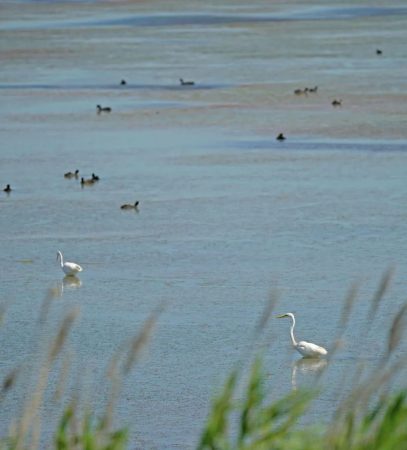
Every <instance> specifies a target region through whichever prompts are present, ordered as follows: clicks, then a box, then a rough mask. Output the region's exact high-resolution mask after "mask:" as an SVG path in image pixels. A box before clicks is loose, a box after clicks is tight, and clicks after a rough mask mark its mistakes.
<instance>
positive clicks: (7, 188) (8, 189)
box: [3, 184, 11, 193]
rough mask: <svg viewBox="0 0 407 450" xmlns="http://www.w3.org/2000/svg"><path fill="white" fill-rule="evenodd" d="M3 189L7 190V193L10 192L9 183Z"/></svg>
mask: <svg viewBox="0 0 407 450" xmlns="http://www.w3.org/2000/svg"><path fill="white" fill-rule="evenodd" d="M3 191H4V192H7V193H9V192H11V187H10V185H9V184H8V185H7V186H6V187H5V188H4V189H3Z"/></svg>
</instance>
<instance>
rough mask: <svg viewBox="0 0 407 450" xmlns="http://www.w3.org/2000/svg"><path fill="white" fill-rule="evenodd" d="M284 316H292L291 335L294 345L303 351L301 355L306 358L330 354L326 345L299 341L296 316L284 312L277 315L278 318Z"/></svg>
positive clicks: (299, 350) (300, 351)
mask: <svg viewBox="0 0 407 450" xmlns="http://www.w3.org/2000/svg"><path fill="white" fill-rule="evenodd" d="M283 317H290V318H291V321H292V323H291V328H290V335H291V342H292V344H293V347H294V348H295V349H296V350H297V351H298V352H299V353H301V355H302V356H303V357H305V358H321V357H323V356H326V355H327V354H328V352H327V350H326V349H325V348H324V347H320V346H319V345H316V344H313V343H312V342H306V341H300V342H297V341H296V340H295V337H294V327H295V317H294V314H292V313H287V314H283V315H281V316H277V318H278V319H281V318H283Z"/></svg>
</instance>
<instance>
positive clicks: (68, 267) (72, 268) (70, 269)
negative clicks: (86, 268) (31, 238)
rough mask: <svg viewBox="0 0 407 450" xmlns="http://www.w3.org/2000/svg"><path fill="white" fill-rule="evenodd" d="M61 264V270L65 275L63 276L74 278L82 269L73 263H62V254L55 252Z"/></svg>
mask: <svg viewBox="0 0 407 450" xmlns="http://www.w3.org/2000/svg"><path fill="white" fill-rule="evenodd" d="M58 258H59V260H60V262H61V269H62V270H63V272H64V273H65V275H67V276H70V277H74V276H75V275H76V274H77V273H79V272H82V270H83V269H82V267H81V266H80V265H79V264H76V263H73V262H64V257H63V256H62V253H61V252H60V251H59V250H58V252H57V260H58Z"/></svg>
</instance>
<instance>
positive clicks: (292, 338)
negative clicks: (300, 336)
mask: <svg viewBox="0 0 407 450" xmlns="http://www.w3.org/2000/svg"><path fill="white" fill-rule="evenodd" d="M291 320H292V323H291V328H290V334H291V342H292V343H293V345H294V346H296V345H297V341H296V340H295V337H294V327H295V318H294V316H292V317H291Z"/></svg>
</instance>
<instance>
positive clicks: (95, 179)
mask: <svg viewBox="0 0 407 450" xmlns="http://www.w3.org/2000/svg"><path fill="white" fill-rule="evenodd" d="M92 180H93V181H99V180H100V178H99V176H98V175H95V174H94V173H92Z"/></svg>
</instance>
